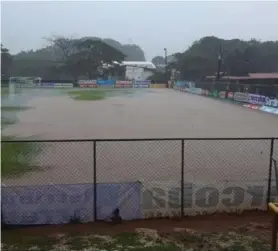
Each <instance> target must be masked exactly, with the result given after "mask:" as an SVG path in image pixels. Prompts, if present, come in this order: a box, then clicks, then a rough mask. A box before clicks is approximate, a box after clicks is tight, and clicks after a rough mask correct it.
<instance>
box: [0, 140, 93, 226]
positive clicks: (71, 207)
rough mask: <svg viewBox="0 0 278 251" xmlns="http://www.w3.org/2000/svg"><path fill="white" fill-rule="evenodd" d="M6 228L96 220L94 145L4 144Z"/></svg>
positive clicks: (68, 143) (3, 183)
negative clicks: (9, 225)
mask: <svg viewBox="0 0 278 251" xmlns="http://www.w3.org/2000/svg"><path fill="white" fill-rule="evenodd" d="M1 150H2V154H1V155H2V213H4V219H3V220H4V221H5V222H6V224H12V225H29V224H58V223H69V222H72V221H77V219H78V221H79V222H87V221H93V220H94V207H93V205H94V199H93V198H94V197H93V194H94V193H93V188H94V187H93V181H94V172H93V171H94V168H93V157H94V149H93V142H7V143H6V142H4V143H2V149H1Z"/></svg>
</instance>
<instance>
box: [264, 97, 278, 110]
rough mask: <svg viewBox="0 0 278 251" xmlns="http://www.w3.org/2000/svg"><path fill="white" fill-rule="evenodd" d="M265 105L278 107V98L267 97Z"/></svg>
mask: <svg viewBox="0 0 278 251" xmlns="http://www.w3.org/2000/svg"><path fill="white" fill-rule="evenodd" d="M265 105H267V106H272V107H277V108H278V99H271V98H269V97H266V98H265Z"/></svg>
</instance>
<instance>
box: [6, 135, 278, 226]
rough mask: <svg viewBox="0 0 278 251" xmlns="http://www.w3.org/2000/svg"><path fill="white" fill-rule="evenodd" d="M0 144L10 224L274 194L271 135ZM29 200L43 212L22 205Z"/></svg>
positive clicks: (192, 208)
mask: <svg viewBox="0 0 278 251" xmlns="http://www.w3.org/2000/svg"><path fill="white" fill-rule="evenodd" d="M272 141H273V149H272V150H273V152H271V142H272ZM1 151H2V188H3V187H4V188H5V190H4V193H3V194H4V197H3V198H4V200H3V201H4V202H5V203H6V204H4V209H5V210H6V212H7V213H6V218H8V219H14V221H12V222H13V223H15V224H21V223H20V222H25V223H26V222H29V223H30V224H35V223H36V224H37V223H38V222H39V223H40V224H52V223H53V222H56V221H58V218H57V214H56V216H55V217H56V218H55V217H54V216H53V212H54V211H55V210H60V211H59V214H60V215H63V218H62V219H60V218H59V222H60V223H67V222H69V221H70V219H71V218H72V217H73V216H75V215H78V218H79V219H81V220H80V221H81V222H83V221H84V222H87V221H94V220H107V219H110V218H111V217H112V216H113V213H115V210H119V211H120V214H121V215H124V219H127V220H128V219H138V218H142V217H143V218H153V217H182V216H185V215H196V214H207V213H215V212H218V211H227V210H228V209H229V211H231V212H233V211H235V212H238V211H242V210H248V209H263V210H264V209H266V202H267V201H268V200H275V199H277V197H278V192H277V189H276V178H275V175H274V174H275V172H274V166H272V169H271V170H272V173H271V179H269V174H270V172H269V167H270V159H271V155H272V157H273V158H274V159H276V160H277V161H278V140H277V139H276V140H274V139H252V140H251V139H240V140H239V139H235V140H232V139H203V140H201V139H173V140H170V139H169V140H155V139H152V140H142V141H140V140H120V141H117V140H106V141H105V140H91V141H84V140H80V141H76V140H74V141H45V142H43V141H35V142H31V141H28V142H2V149H1ZM269 184H270V186H269ZM268 187H270V190H269V191H270V193H269V191H268ZM268 195H270V197H269V198H268ZM15 196H18V198H19V199H15V198H17V197H15ZM11 198H12V199H11ZM16 200H19V201H20V207H21V208H20V210H21V211H20V210H17V209H16V208H17V207H18V205H19V204H17V202H16ZM32 203H33V204H36V203H37V204H36V205H39V206H38V207H36V208H35V207H34V208H33V210H35V209H36V210H39V211H38V212H40V214H41V215H44V216H43V217H38V213H28V210H31V209H30V207H29V206H30V205H33V204H32ZM38 203H39V204H38ZM27 205H29V206H27ZM57 205H59V206H60V208H58V209H57ZM11 208H13V209H12V210H11ZM38 208H39V209H38ZM55 208H56V209H55ZM69 208H70V210H68V209H69ZM76 208H78V210H77V209H76ZM34 212H35V211H34ZM55 212H56V211H55ZM53 217H54V218H53ZM17 218H18V219H19V220H17ZM39 218H40V221H38V219H39ZM55 220H56V221H55Z"/></svg>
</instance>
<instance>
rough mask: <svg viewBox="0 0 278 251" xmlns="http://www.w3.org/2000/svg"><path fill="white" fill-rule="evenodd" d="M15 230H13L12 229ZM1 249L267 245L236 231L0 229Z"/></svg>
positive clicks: (173, 249)
mask: <svg viewBox="0 0 278 251" xmlns="http://www.w3.org/2000/svg"><path fill="white" fill-rule="evenodd" d="M15 232H16V230H15ZM2 243H3V244H4V245H3V246H2V248H3V249H2V250H6V251H21V250H37V251H46V250H49V251H58V250H71V251H85V250H86V251H101V250H102V251H106V250H107V251H108V250H109V251H110V250H115V251H116V250H117V251H124V250H125V251H133V250H138V251H139V250H140V251H150V250H152V251H178V250H185V251H186V250H190V251H207V250H213V251H267V250H269V249H270V246H269V245H268V244H267V243H265V242H264V241H261V240H259V239H257V238H255V237H251V236H243V235H239V234H236V233H227V234H223V233H217V234H213V233H206V234H202V233H194V234H192V233H191V234H189V233H170V234H167V236H166V235H165V234H164V236H163V235H157V236H150V235H149V236H148V235H144V234H137V233H122V234H119V235H116V236H107V235H95V234H84V235H81V234H78V235H73V234H68V235H65V234H59V235H58V234H57V235H51V236H22V234H13V230H10V231H4V232H2Z"/></svg>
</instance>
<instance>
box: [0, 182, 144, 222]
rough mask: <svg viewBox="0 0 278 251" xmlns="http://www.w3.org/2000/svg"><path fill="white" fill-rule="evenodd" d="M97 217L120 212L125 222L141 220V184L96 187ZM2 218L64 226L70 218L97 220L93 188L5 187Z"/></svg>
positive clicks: (82, 185)
mask: <svg viewBox="0 0 278 251" xmlns="http://www.w3.org/2000/svg"><path fill="white" fill-rule="evenodd" d="M97 195H98V196H97V198H98V199H97V216H98V219H100V220H104V219H108V218H109V217H110V216H111V215H112V212H113V211H114V210H115V209H116V208H119V209H120V215H121V217H122V218H123V219H126V220H129V219H138V218H141V212H140V184H139V183H113V184H104V183H103V184H98V185H97ZM2 216H3V220H4V222H5V223H6V224H11V225H38V224H63V223H69V222H70V220H71V219H74V218H76V219H79V220H80V221H81V222H92V221H94V186H93V185H92V184H78V185H45V186H21V187H2Z"/></svg>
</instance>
